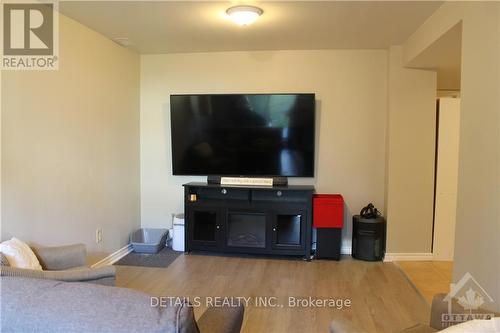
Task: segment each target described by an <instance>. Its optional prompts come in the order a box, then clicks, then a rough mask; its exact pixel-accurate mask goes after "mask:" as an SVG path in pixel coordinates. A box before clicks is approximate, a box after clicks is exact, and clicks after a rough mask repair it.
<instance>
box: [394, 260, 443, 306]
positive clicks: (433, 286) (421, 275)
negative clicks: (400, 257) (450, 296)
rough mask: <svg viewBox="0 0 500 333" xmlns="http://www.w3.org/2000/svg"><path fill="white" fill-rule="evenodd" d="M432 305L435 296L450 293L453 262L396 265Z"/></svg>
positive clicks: (403, 263)
mask: <svg viewBox="0 0 500 333" xmlns="http://www.w3.org/2000/svg"><path fill="white" fill-rule="evenodd" d="M396 264H397V265H398V266H399V267H401V269H402V270H403V271H404V272H405V274H406V275H407V276H408V278H409V279H410V280H411V281H412V282H413V284H414V285H415V286H416V288H417V289H418V290H419V291H420V293H421V294H422V295H423V296H424V298H425V299H426V301H427V302H428V303H429V304H431V303H432V298H433V297H434V295H435V294H439V293H445V294H447V293H448V292H449V291H450V283H451V279H452V272H453V262H452V261H400V262H397V263H396Z"/></svg>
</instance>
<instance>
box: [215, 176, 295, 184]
mask: <svg viewBox="0 0 500 333" xmlns="http://www.w3.org/2000/svg"><path fill="white" fill-rule="evenodd" d="M232 177H233V178H234V176H232ZM239 177H241V178H252V177H243V176H239ZM221 178H222V176H208V177H207V183H208V184H216V185H220V183H221ZM256 178H257V177H256ZM258 178H272V179H273V186H288V178H287V177H258Z"/></svg>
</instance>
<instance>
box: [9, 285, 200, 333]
mask: <svg viewBox="0 0 500 333" xmlns="http://www.w3.org/2000/svg"><path fill="white" fill-rule="evenodd" d="M0 283H1V285H2V302H1V311H2V312H1V316H2V322H1V327H0V328H1V331H3V332H33V331H36V332H97V331H98V332H179V333H198V327H197V325H196V322H195V320H194V314H193V309H192V308H191V307H189V306H188V305H187V304H186V303H183V304H180V305H175V306H170V307H169V306H167V307H152V306H151V298H150V296H148V295H146V294H144V293H141V292H138V291H134V290H130V289H125V288H116V287H105V286H99V285H94V284H88V283H78V282H75V283H66V282H60V281H53V280H41V279H30V278H20V277H1V280H0Z"/></svg>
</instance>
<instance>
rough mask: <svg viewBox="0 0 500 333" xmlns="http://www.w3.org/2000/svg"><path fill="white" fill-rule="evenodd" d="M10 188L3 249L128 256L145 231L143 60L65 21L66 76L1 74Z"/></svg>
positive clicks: (5, 176) (5, 188)
mask: <svg viewBox="0 0 500 333" xmlns="http://www.w3.org/2000/svg"><path fill="white" fill-rule="evenodd" d="M2 180H3V182H2V192H3V193H2V222H3V223H2V240H4V239H7V238H9V237H12V236H16V237H19V238H21V239H23V240H26V241H28V242H31V243H37V244H43V245H58V244H67V243H74V242H83V243H85V244H86V245H87V246H88V248H89V250H91V251H95V252H104V253H107V252H112V251H115V250H117V249H118V248H120V247H122V246H124V245H125V244H126V243H127V241H128V235H129V233H130V232H131V231H132V230H134V229H135V228H138V227H139V224H140V222H139V219H140V205H139V193H140V192H139V56H138V55H137V54H135V53H133V52H130V51H128V50H126V49H124V48H122V47H120V46H118V45H117V44H115V43H113V42H111V41H110V40H109V39H107V38H105V37H103V36H101V35H99V34H97V33H95V32H94V31H92V30H89V29H88V28H86V27H84V26H82V25H81V24H79V23H77V22H75V21H72V20H70V19H68V18H66V17H64V16H61V17H60V69H59V71H7V72H3V73H2ZM97 228H102V229H103V236H104V237H103V238H104V239H103V242H102V243H101V244H96V242H95V231H96V229H97Z"/></svg>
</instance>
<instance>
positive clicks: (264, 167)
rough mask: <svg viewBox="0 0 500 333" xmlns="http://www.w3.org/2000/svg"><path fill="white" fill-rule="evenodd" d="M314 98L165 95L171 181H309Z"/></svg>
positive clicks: (312, 153)
mask: <svg viewBox="0 0 500 333" xmlns="http://www.w3.org/2000/svg"><path fill="white" fill-rule="evenodd" d="M314 113H315V96H314V94H230V95H171V96H170V117H171V128H172V167H173V174H174V175H206V176H285V177H313V176H314V124H315V120H314Z"/></svg>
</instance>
